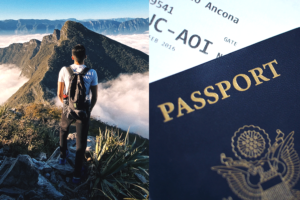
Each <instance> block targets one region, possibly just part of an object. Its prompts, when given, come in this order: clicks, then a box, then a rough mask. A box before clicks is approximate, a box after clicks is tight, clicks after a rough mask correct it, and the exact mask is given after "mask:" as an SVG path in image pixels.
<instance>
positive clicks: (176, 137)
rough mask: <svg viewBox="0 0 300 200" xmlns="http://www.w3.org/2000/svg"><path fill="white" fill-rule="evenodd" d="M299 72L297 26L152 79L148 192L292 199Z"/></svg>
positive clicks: (298, 173)
mask: <svg viewBox="0 0 300 200" xmlns="http://www.w3.org/2000/svg"><path fill="white" fill-rule="evenodd" d="M182 59H184V58H182ZM299 77H300V29H299V28H298V29H294V30H291V31H289V32H286V33H283V34H280V35H277V36H275V37H272V38H269V39H267V40H265V41H262V42H259V43H256V44H254V45H251V46H248V47H246V48H244V49H241V50H238V51H236V52H233V53H230V54H228V55H225V56H222V57H220V58H218V59H215V60H212V61H209V62H207V63H204V64H201V65H199V66H196V67H193V68H190V69H188V70H185V71H183V72H180V73H178V74H174V75H172V76H169V77H166V78H164V79H161V80H158V81H155V82H152V83H151V84H150V119H149V120H150V195H151V199H152V200H160V199H164V200H165V199H172V200H176V199H179V200H183V199H189V200H190V199H204V200H210V199H223V200H225V199H228V200H230V199H245V200H248V199H249V200H250V199H251V200H256V199H257V200H258V199H272V200H277V199H278V200H284V199H300V181H299V177H300V159H299V153H300V79H299Z"/></svg>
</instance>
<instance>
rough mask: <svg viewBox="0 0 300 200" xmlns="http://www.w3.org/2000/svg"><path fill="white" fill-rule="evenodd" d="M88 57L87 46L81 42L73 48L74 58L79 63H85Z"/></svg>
mask: <svg viewBox="0 0 300 200" xmlns="http://www.w3.org/2000/svg"><path fill="white" fill-rule="evenodd" d="M85 58H86V54H85V48H84V46H83V45H81V44H77V45H76V46H74V47H73V49H72V59H73V60H75V61H76V62H78V63H79V64H83V61H84V59H85Z"/></svg>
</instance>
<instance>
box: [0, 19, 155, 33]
mask: <svg viewBox="0 0 300 200" xmlns="http://www.w3.org/2000/svg"><path fill="white" fill-rule="evenodd" d="M121 19H123V18H120V19H119V20H118V19H116V20H115V19H109V20H106V19H101V20H89V21H85V20H76V22H79V23H81V24H83V25H84V26H85V27H86V28H88V29H90V30H92V31H95V32H97V33H101V34H105V35H117V34H141V33H144V32H145V31H148V30H149V18H147V19H143V18H135V19H130V18H128V19H129V20H126V18H124V21H120V20H121ZM66 21H70V20H44V19H40V20H36V19H19V20H0V34H2V35H6V34H17V35H22V34H37V33H39V34H45V33H52V32H53V31H54V30H55V29H59V30H60V29H61V28H62V27H63V25H64V23H65V22H66Z"/></svg>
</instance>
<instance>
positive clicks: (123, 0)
mask: <svg viewBox="0 0 300 200" xmlns="http://www.w3.org/2000/svg"><path fill="white" fill-rule="evenodd" d="M0 9H1V12H0V20H5V19H50V20H54V19H67V18H76V19H110V18H122V17H131V18H138V17H139V18H147V17H148V16H149V3H148V1H146V0H85V1H83V0H51V1H42V0H9V1H6V0H5V1H0Z"/></svg>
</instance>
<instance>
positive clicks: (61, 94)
mask: <svg viewBox="0 0 300 200" xmlns="http://www.w3.org/2000/svg"><path fill="white" fill-rule="evenodd" d="M64 88H65V83H64V82H57V96H58V98H59V100H60V101H61V102H62V103H63V98H64Z"/></svg>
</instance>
